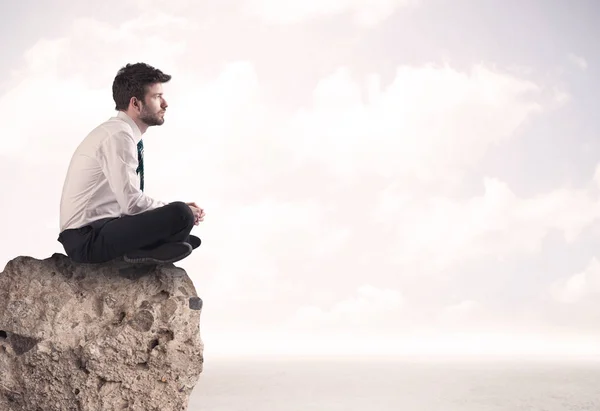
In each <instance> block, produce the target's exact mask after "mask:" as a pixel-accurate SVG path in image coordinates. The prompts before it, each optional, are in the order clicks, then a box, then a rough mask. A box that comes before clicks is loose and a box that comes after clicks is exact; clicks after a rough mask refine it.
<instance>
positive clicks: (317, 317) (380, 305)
mask: <svg viewBox="0 0 600 411" xmlns="http://www.w3.org/2000/svg"><path fill="white" fill-rule="evenodd" d="M403 300H404V299H403V296H402V294H401V293H400V292H399V291H397V290H392V289H382V288H377V287H374V286H372V285H369V284H366V285H362V286H360V287H358V288H357V290H356V294H355V295H353V296H351V297H348V298H346V299H344V300H341V301H338V302H336V303H334V304H332V305H331V306H330V307H328V308H325V309H323V308H321V307H320V306H317V305H306V306H302V307H299V308H298V309H297V310H296V313H295V315H294V316H293V317H292V318H291V319H290V321H289V323H288V324H287V327H288V328H290V329H293V330H297V331H299V332H301V331H305V330H307V329H309V330H327V329H330V328H332V327H333V328H337V327H342V328H346V327H355V326H360V327H361V329H363V330H364V329H365V327H369V326H371V325H372V324H373V323H380V322H381V318H379V317H382V316H387V315H389V314H394V315H397V314H398V310H399V309H400V308H402V305H403Z"/></svg>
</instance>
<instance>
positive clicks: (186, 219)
mask: <svg viewBox="0 0 600 411" xmlns="http://www.w3.org/2000/svg"><path fill="white" fill-rule="evenodd" d="M168 206H170V207H171V208H172V209H173V215H174V216H175V219H176V221H177V223H178V224H181V225H182V226H183V227H193V226H194V220H195V218H194V213H193V212H192V209H191V208H190V206H188V205H187V204H186V203H184V202H183V201H174V202H172V203H170V204H168Z"/></svg>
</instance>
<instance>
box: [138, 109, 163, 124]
mask: <svg viewBox="0 0 600 411" xmlns="http://www.w3.org/2000/svg"><path fill="white" fill-rule="evenodd" d="M140 120H141V121H143V122H144V124H146V125H148V126H160V125H162V124H163V123H164V122H165V119H164V117H162V115H161V114H160V113H151V112H149V111H148V109H147V108H146V107H145V106H144V108H143V109H142V113H141V114H140Z"/></svg>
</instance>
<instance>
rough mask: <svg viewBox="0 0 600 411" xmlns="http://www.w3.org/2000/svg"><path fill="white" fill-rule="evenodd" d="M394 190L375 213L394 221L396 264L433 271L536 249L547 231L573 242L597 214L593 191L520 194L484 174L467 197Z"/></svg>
mask: <svg viewBox="0 0 600 411" xmlns="http://www.w3.org/2000/svg"><path fill="white" fill-rule="evenodd" d="M394 191H395V192H396V193H397V198H398V199H397V200H396V199H395V196H394V195H393V194H391V192H390V191H388V192H387V193H386V194H385V196H382V197H381V199H380V205H379V207H378V208H377V209H376V210H377V214H375V216H374V218H375V219H377V220H379V221H388V222H390V223H392V221H393V223H392V224H393V226H394V227H395V229H396V241H395V242H394V243H393V245H392V248H391V249H390V253H391V252H392V250H394V251H393V252H394V254H395V257H394V258H395V259H396V262H397V263H398V264H401V265H406V266H408V267H411V266H420V267H423V265H425V266H427V267H429V268H430V269H431V270H433V272H437V271H439V270H443V269H445V268H448V267H451V266H452V265H453V264H455V263H458V262H461V261H465V260H467V259H474V258H478V257H505V256H514V255H515V254H520V253H523V252H525V253H531V252H536V251H539V250H540V247H541V244H542V240H543V239H544V237H545V236H546V235H547V234H548V233H549V232H550V231H551V230H560V231H562V232H563V234H564V236H565V239H566V241H568V242H573V241H574V240H575V239H576V238H577V236H578V235H579V234H580V233H581V232H582V230H583V229H584V228H586V227H588V226H589V225H590V224H592V223H593V222H594V221H597V219H598V218H599V217H600V204H598V202H597V200H596V199H595V197H596V192H597V190H595V189H592V190H585V189H582V190H567V189H557V190H554V191H551V192H548V193H545V194H542V195H538V196H536V197H533V198H519V197H517V196H516V195H515V194H514V193H513V192H512V191H511V190H510V189H509V187H508V186H507V185H506V184H505V183H503V182H501V181H499V180H497V179H492V178H486V179H485V180H484V193H483V194H482V195H480V196H477V197H473V198H470V199H468V200H454V199H451V198H446V197H435V196H434V197H429V196H428V197H427V198H425V199H422V198H421V199H419V198H416V199H414V200H413V201H407V200H406V193H405V191H403V190H400V189H398V188H396V189H394ZM387 203H392V204H395V206H390V205H386V204H387Z"/></svg>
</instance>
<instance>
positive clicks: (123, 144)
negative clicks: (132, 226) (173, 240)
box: [98, 131, 167, 215]
mask: <svg viewBox="0 0 600 411" xmlns="http://www.w3.org/2000/svg"><path fill="white" fill-rule="evenodd" d="M98 159H99V161H100V166H101V167H102V171H103V172H104V175H105V176H106V178H107V180H108V184H109V186H110V188H111V190H112V191H113V193H114V194H115V196H116V198H117V202H118V203H119V206H120V207H121V212H122V213H123V214H125V215H135V214H139V213H142V212H144V211H148V210H153V209H155V208H159V207H162V206H164V205H166V204H167V203H165V202H163V201H159V200H155V199H153V198H151V197H149V196H147V195H146V194H144V192H143V191H142V190H140V188H139V185H138V182H139V180H138V177H137V173H136V171H135V170H136V169H137V166H138V159H137V145H136V144H135V140H134V139H133V136H131V135H130V134H128V133H127V132H124V131H121V132H119V133H116V134H111V135H110V136H108V137H107V138H106V139H104V141H103V142H102V144H101V145H100V147H99V150H98Z"/></svg>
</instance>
